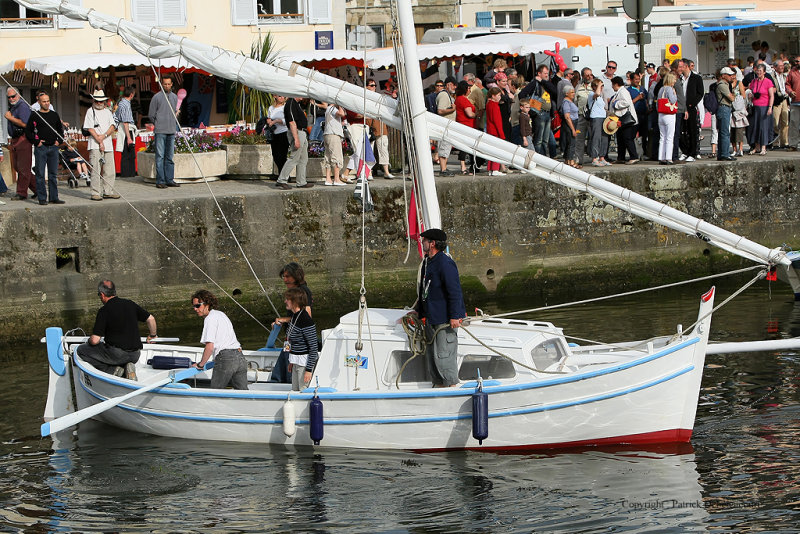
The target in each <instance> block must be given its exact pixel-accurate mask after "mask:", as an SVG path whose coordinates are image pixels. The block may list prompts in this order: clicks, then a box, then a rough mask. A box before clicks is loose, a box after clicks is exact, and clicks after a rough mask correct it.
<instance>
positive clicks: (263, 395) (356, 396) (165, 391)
mask: <svg viewBox="0 0 800 534" xmlns="http://www.w3.org/2000/svg"><path fill="white" fill-rule="evenodd" d="M699 341H700V338H699V337H693V338H692V339H688V340H686V341H683V342H681V343H678V344H677V345H675V346H674V347H670V348H668V349H666V350H662V351H660V352H656V353H654V354H650V355H647V356H644V357H642V358H639V359H637V360H633V361H630V362H626V363H622V364H619V365H615V366H613V367H604V368H602V369H597V370H594V371H590V372H588V373H582V374H578V375H570V376H563V377H558V378H551V379H546V380H537V381H535V382H526V383H523V384H508V385H501V386H484V388H483V389H484V391H486V392H487V393H490V394H494V393H505V392H511V391H525V390H529V389H538V388H543V387H550V386H554V385H560V384H568V383H570V382H579V381H581V380H587V379H590V378H596V377H599V376H604V375H609V374H612V373H616V372H618V371H624V370H626V369H630V368H632V367H636V366H639V365H642V364H645V363H648V362H651V361H653V360H657V359H659V358H663V357H664V356H668V355H669V354H672V353H673V352H676V351H678V350H681V349H683V348H686V347H689V346H691V345H694V344H695V343H698V342H699ZM78 367H79V368H80V369H81V371H83V372H85V373H87V374H88V375H89V376H91V377H92V378H97V379H98V380H103V381H104V382H108V383H110V384H114V385H116V386H122V387H125V388H128V389H131V390H134V389H138V387H137V386H135V385H131V384H129V383H127V382H126V381H125V382H124V381H122V380H113V377H110V376H109V375H99V374H96V371H91V370H89V369H87V368H86V367H85V366H83V365H81V364H80V363H78ZM307 391H309V392H308V393H304V392H292V399H294V400H311V399H313V398H314V393H313V391H312V390H307ZM158 393H159V394H160V395H182V396H192V397H212V398H215V397H222V398H236V399H259V400H264V399H266V400H285V399H286V396H287V393H288V392H280V393H277V392H276V393H272V392H253V391H234V390H198V389H190V390H186V389H176V388H161V389H159V390H158ZM472 393H473V392H472V391H470V390H464V389H461V388H452V389H451V388H437V389H430V390H415V391H385V392H375V393H354V392H338V391H337V392H326V391H324V390H323V388H320V391H319V394H318V396H319V398H320V399H322V400H375V399H420V398H437V397H467V396H472Z"/></svg>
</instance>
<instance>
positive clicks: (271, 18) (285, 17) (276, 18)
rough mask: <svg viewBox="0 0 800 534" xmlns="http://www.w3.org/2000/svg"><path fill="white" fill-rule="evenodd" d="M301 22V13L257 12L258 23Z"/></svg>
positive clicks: (302, 20)
mask: <svg viewBox="0 0 800 534" xmlns="http://www.w3.org/2000/svg"><path fill="white" fill-rule="evenodd" d="M303 22H304V19H303V14H302V13H275V14H272V13H270V14H265V13H259V14H258V23H259V24H302V23H303Z"/></svg>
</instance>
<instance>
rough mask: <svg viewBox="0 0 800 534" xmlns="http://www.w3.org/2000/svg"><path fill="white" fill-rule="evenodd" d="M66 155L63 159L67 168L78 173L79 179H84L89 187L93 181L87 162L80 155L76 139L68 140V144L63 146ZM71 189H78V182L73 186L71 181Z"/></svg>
mask: <svg viewBox="0 0 800 534" xmlns="http://www.w3.org/2000/svg"><path fill="white" fill-rule="evenodd" d="M62 147H63V150H64V154H63V158H64V161H65V162H66V164H67V167H69V168H70V169H72V170H74V171H77V172H78V178H83V179H84V180H86V187H89V186H90V185H91V184H92V181H91V179H90V178H89V168H88V167H87V165H86V160H85V159H83V157H82V156H81V155H80V154H79V153H78V144H77V143H76V142H75V140H74V139H67V143H66V144H65V145H62ZM70 186H71V187H78V183H77V180H75V183H74V184H73V183H72V181H71V180H70Z"/></svg>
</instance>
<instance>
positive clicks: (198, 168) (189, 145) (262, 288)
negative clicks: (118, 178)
mask: <svg viewBox="0 0 800 534" xmlns="http://www.w3.org/2000/svg"><path fill="white" fill-rule="evenodd" d="M147 61H148V62H149V63H150V68H151V69H152V70H153V76H155V79H156V80H157V82H158V86H159V87H160V88H161V90H162V91H164V86H163V85H162V84H161V76H160V75H159V73H158V72H156V68H155V65H153V61H152V59H151V58H150V55H149V53H148V55H147ZM165 100H166V102H167V106H168V107H169V110H170V113H172V116H173V118H174V119H175V122H176V123H178V124H179V123H180V121H178V114H177V112H176V110H175V109H173V107H172V103H171V102H170V101H169V99H168V98H165ZM178 131H179V132H180V135H181V136H182V137H183V138H184V139H186V141H187V142H186V146H187V147H188V149H189V154H190V155H191V156H192V161H193V162H194V164H195V166H196V167H197V170H198V171H200V175H201V177H202V179H203V183H204V184H205V186H206V188H207V189H208V192H209V193H211V198H212V199H213V200H214V205H215V206H216V207H217V210H218V211H219V213H220V215H222V220H223V221H225V226H226V227H227V228H228V231H229V232H230V234H231V237H233V241H234V242H235V243H236V247H237V248H238V249H239V252H240V253H241V255H242V258H243V259H244V261H245V263H246V264H247V267H248V268H249V269H250V272H251V273H252V275H253V278H255V280H256V282H257V283H258V286H259V287H260V288H261V292H262V293H264V296H265V297H267V301H268V302H269V305H270V306H271V307H272V311H274V312H275V316H276V317H278V316H280V313H278V310H277V309H276V308H275V304H273V303H272V299H271V298H269V294H268V293H267V290H266V289H265V288H264V285H263V284H262V283H261V280H260V279H259V277H258V275H257V274H256V271H255V269H254V268H253V264H252V263H251V262H250V259H249V258H248V257H247V254H246V253H245V251H244V248H242V244H241V242H240V241H239V238H238V237H236V232H234V231H233V228H232V227H231V224H230V222H229V221H228V217H227V216H226V215H225V211H224V210H223V209H222V206H220V204H219V200H218V199H217V195H216V194H215V193H214V190H213V189H212V188H211V185H209V181H208V178H207V177H206V174H205V172H204V171H203V169H202V167H201V166H200V162H199V161H198V160H197V156H195V153H194V150H193V149H192V145H191V143H189V142H188V141H189V138H188V136H187V135H186V133H184V131H183V129H179V130H178ZM209 280H210V277H209ZM211 281H212V282H213V283H214V284H216V282H214V281H213V280H211ZM216 285H217V287H219V284H216ZM226 295H227V293H226ZM237 304H239V303H238V302H237ZM239 307H241V308H242V309H244V306H242V305H241V304H239ZM248 315H250V317H253V316H252V315H251V314H250V313H249V312H248ZM253 318H254V319H255V317H253ZM256 322H257V323H258V324H260V325H261V326H262V327H263V328H264V329H265V330H270V329H269V328H268V327H266V326H265V325H263V324H262V323H261V322H260V321H258V320H257V319H256Z"/></svg>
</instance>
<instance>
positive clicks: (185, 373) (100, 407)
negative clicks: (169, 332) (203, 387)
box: [41, 362, 214, 437]
mask: <svg viewBox="0 0 800 534" xmlns="http://www.w3.org/2000/svg"><path fill="white" fill-rule="evenodd" d="M213 367H214V362H209V363H207V364H206V365H205V367H204V368H203V369H197V368H196V367H189V368H188V369H182V370H180V371H178V372H176V373H174V374H172V372H171V371H170V376H167V377H166V378H162V379H161V380H157V381H156V382H152V383H150V384H147V385H146V386H142V387H140V388H138V389H135V390H133V391H131V392H130V393H127V394H125V395H121V396H119V397H113V398H111V399H106V400H104V401H103V402H100V403H98V404H93V405H92V406H87V407H86V408H84V409H82V410H78V411H77V412H73V413H70V414H67V415H64V416H62V417H59V418H58V419H53V420H52V421H50V422H48V423H44V424H42V429H41V432H42V437H46V436H49V435H50V434H53V433H55V432H60V431H61V430H64V429H65V428H69V427H71V426H73V425H77V424H78V423H80V422H81V421H84V420H86V419H89V418H90V417H94V416H95V415H97V414H100V413H103V412H104V411H106V410H108V409H110V408H113V407H114V406H116V405H118V404H120V403H122V402H125V401H126V400H128V399H131V398H133V397H136V396H137V395H141V394H142V393H147V392H148V391H152V390H154V389H157V388H160V387H162V386H166V385H167V384H169V383H171V382H180V381H181V380H186V379H187V378H191V377H193V376H194V375H196V374H197V373H200V372H202V371H204V370H208V369H211V368H213Z"/></svg>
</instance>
